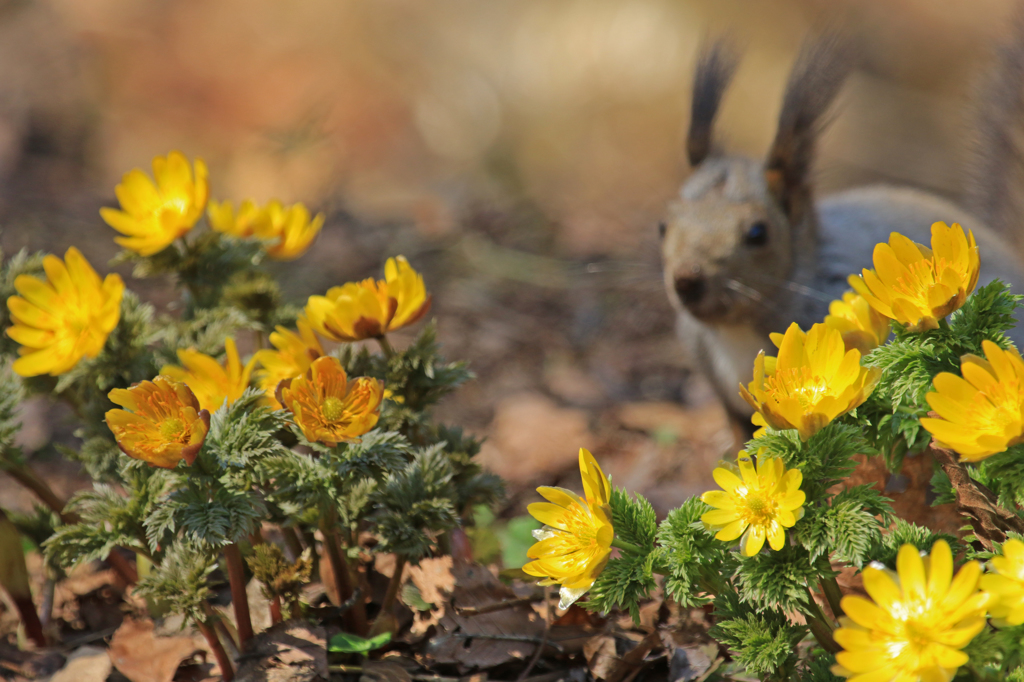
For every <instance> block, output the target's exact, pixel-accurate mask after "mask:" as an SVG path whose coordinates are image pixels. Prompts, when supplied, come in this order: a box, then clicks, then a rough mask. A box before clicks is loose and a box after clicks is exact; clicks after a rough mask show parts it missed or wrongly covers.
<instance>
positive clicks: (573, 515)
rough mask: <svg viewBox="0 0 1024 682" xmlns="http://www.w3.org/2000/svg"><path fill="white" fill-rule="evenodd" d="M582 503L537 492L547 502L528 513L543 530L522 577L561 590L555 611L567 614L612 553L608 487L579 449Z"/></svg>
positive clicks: (555, 492)
mask: <svg viewBox="0 0 1024 682" xmlns="http://www.w3.org/2000/svg"><path fill="white" fill-rule="evenodd" d="M580 474H581V476H582V478H583V495H584V497H583V498H580V497H579V496H578V495H576V493H574V492H572V491H571V490H566V489H564V488H551V487H547V486H545V487H541V488H537V492H539V493H540V494H541V495H542V496H544V498H545V499H546V500H548V501H547V502H534V503H533V504H531V505H530V506H529V507H527V510H528V511H529V512H530V514H532V515H533V517H534V518H535V519H537V520H538V521H540V522H541V523H543V524H544V527H543V528H542V529H540V530H535V531H533V536H534V537H535V538H536V539H537V540H538V542H537V543H536V544H534V545H533V546H532V547H530V549H529V550H528V551H527V552H526V556H528V557H529V558H530V559H533V561H531V562H529V563H528V564H526V565H525V566H523V571H524V572H525V573H528V574H530V575H533V576H537V577H539V578H544V580H542V581H541V584H542V585H556V584H557V585H561V586H562V587H561V589H560V591H559V594H560V596H561V599H560V601H559V604H558V608H560V609H567V608H569V607H570V606H571V605H572V604H573V602H575V601H576V600H577V599H579V598H580V597H582V596H583V595H584V594H586V592H587V590H589V589H590V588H591V586H592V585H593V584H594V580H596V579H597V576H599V575H600V574H601V571H602V570H604V567H605V564H607V563H608V557H609V555H610V554H611V551H612V541H613V540H614V539H615V530H614V528H613V527H612V520H611V509H610V507H609V504H610V502H611V494H612V491H611V483H610V481H609V480H608V477H607V476H605V475H604V472H603V471H601V467H600V466H598V464H597V460H596V459H594V456H593V455H591V454H590V452H588V451H587V450H585V449H583V448H580Z"/></svg>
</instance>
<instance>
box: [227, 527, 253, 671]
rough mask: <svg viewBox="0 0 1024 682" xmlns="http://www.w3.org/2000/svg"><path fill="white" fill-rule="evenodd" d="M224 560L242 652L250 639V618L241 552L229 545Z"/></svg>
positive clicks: (236, 547) (234, 545) (235, 546)
mask: <svg viewBox="0 0 1024 682" xmlns="http://www.w3.org/2000/svg"><path fill="white" fill-rule="evenodd" d="M224 560H225V562H227V565H228V581H229V582H230V583H231V605H232V606H233V607H234V609H235V621H236V622H237V623H238V647H239V649H241V650H242V651H244V650H245V645H246V644H247V643H248V642H249V640H250V639H252V618H251V617H250V616H249V596H248V595H247V594H246V593H245V568H244V567H243V566H242V552H241V551H240V550H239V549H238V545H237V544H235V543H231V544H230V545H228V546H227V547H225V548H224Z"/></svg>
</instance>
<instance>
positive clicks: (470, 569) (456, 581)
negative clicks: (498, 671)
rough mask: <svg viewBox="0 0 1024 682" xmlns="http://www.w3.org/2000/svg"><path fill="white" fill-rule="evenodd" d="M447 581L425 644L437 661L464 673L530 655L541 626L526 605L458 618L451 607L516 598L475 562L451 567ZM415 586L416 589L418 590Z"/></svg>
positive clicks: (479, 605)
mask: <svg viewBox="0 0 1024 682" xmlns="http://www.w3.org/2000/svg"><path fill="white" fill-rule="evenodd" d="M449 561H450V559H449ZM451 578H452V580H453V587H452V588H451V591H450V592H448V591H445V592H446V593H445V612H444V616H443V617H441V618H440V619H439V621H438V623H437V635H436V636H435V637H434V638H433V639H431V642H430V646H429V650H430V653H431V654H432V655H433V657H434V660H435V661H436V662H437V663H439V664H442V665H444V664H448V665H452V664H454V665H456V666H457V667H458V669H459V670H460V671H462V672H466V671H469V670H481V669H489V668H493V667H495V666H498V665H502V664H504V663H508V662H510V661H515V660H522V659H525V658H526V657H527V656H529V655H531V654H532V653H533V652H534V650H535V649H536V647H537V643H539V642H540V637H541V634H542V633H543V631H544V622H543V620H542V619H541V618H540V617H539V616H538V615H537V613H536V612H535V611H534V610H533V609H532V608H531V607H530V606H529V605H527V604H525V603H520V604H517V605H515V606H513V607H511V608H508V609H502V610H501V611H492V612H490V613H479V614H476V615H465V616H463V615H459V614H458V613H457V612H456V610H455V609H454V608H452V607H453V606H460V607H481V606H489V605H491V604H494V603H496V602H501V601H506V600H510V599H515V597H516V595H515V593H514V592H513V591H512V590H511V589H509V588H508V587H507V586H505V585H503V584H502V583H501V582H500V581H499V580H498V579H497V578H495V577H494V576H493V575H492V574H491V572H490V571H489V570H487V568H486V567H484V566H480V565H479V564H461V563H460V564H457V565H455V566H453V567H452V568H451ZM446 580H447V579H446ZM419 587H420V589H421V591H422V590H423V586H419Z"/></svg>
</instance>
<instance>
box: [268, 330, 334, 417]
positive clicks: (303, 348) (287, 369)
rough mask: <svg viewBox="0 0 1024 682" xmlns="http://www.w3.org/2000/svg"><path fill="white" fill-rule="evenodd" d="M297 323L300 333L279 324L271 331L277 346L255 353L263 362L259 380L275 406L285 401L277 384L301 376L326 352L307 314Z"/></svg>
mask: <svg viewBox="0 0 1024 682" xmlns="http://www.w3.org/2000/svg"><path fill="white" fill-rule="evenodd" d="M296 326H297V327H298V333H296V332H293V331H291V330H290V329H285V328H284V327H278V328H277V331H274V332H272V333H271V334H270V343H271V344H272V345H273V346H274V348H276V349H277V350H270V349H269V348H266V349H264V350H261V351H257V353H256V356H255V357H254V360H256V362H258V363H259V364H261V365H262V366H263V369H262V370H261V371H259V372H258V373H257V381H258V382H259V385H260V388H262V389H263V392H264V393H265V394H266V400H267V401H268V402H269V403H270V405H271V406H272V407H273V408H274V409H281V403H279V402H278V401H277V398H276V397H275V396H274V393H275V392H276V391H277V385H278V384H280V383H281V382H282V381H284V380H285V379H292V378H294V377H297V376H299V375H300V374H302V373H303V372H305V371H306V370H307V369H309V366H310V365H311V364H313V361H314V360H316V359H317V358H318V357H320V356H321V355H323V354H324V349H323V347H322V346H321V345H320V341H319V340H318V339H317V338H316V334H314V333H313V329H312V328H311V327H310V326H309V322H307V321H306V319H305V318H304V317H300V318H299V319H298V322H297V324H296Z"/></svg>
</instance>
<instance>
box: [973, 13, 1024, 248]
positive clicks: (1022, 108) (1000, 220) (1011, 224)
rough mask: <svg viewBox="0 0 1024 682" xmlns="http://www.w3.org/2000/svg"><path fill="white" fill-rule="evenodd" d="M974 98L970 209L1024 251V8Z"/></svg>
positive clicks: (997, 52) (999, 48)
mask: <svg viewBox="0 0 1024 682" xmlns="http://www.w3.org/2000/svg"><path fill="white" fill-rule="evenodd" d="M995 56H996V60H995V64H994V65H993V67H992V71H991V73H989V74H988V76H987V78H985V79H984V81H983V82H982V84H981V87H980V93H979V96H978V97H977V98H976V100H975V101H976V102H977V110H976V112H975V129H976V134H975V140H974V149H973V150H972V151H973V154H972V159H971V163H970V166H969V175H968V182H967V204H968V208H970V209H971V211H972V212H973V213H974V214H975V215H976V216H977V217H978V218H980V219H982V220H983V221H984V222H985V223H986V224H987V225H989V226H990V227H992V228H993V229H994V230H996V231H998V232H999V233H1000V234H1001V235H1002V236H1003V238H1004V239H1007V240H1008V241H1010V242H1011V243H1012V244H1014V245H1015V246H1016V247H1017V249H1018V251H1019V252H1021V253H1022V254H1024V7H1022V8H1021V10H1020V11H1018V12H1017V15H1016V17H1015V18H1014V21H1013V23H1012V29H1011V35H1010V37H1009V39H1008V40H1007V41H1006V42H1005V43H1003V44H1002V45H1001V46H999V47H998V48H997V51H996V54H995Z"/></svg>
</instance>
